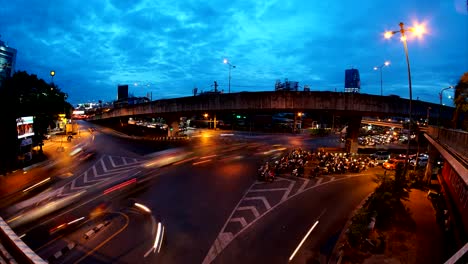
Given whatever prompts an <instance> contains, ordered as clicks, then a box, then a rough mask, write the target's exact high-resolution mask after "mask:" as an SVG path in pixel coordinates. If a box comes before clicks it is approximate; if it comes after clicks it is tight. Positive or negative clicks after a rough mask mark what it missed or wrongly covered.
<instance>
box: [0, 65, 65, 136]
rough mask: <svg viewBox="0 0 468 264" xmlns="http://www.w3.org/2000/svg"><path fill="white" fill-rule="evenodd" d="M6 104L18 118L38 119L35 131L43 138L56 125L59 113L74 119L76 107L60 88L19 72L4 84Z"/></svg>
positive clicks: (34, 76) (32, 75)
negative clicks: (73, 112) (73, 113)
mask: <svg viewBox="0 0 468 264" xmlns="http://www.w3.org/2000/svg"><path fill="white" fill-rule="evenodd" d="M2 91H4V95H5V96H4V97H3V98H2V100H3V101H4V102H3V103H7V104H8V105H9V106H10V108H9V111H12V113H11V114H12V115H14V116H15V117H22V116H35V119H36V121H35V124H34V126H35V131H36V133H38V134H39V135H40V134H43V133H44V132H45V130H46V129H47V127H48V126H49V125H53V124H54V123H53V120H55V119H56V118H57V116H58V114H59V113H64V112H65V113H66V114H67V116H69V115H70V111H71V109H72V106H71V105H70V104H69V103H68V102H66V99H67V94H66V93H64V92H62V91H61V90H60V89H59V88H58V87H57V85H55V84H49V83H47V82H45V81H44V80H43V79H38V78H37V76H36V75H34V74H31V75H30V74H28V73H27V72H25V71H18V72H16V73H15V74H14V75H13V76H12V77H11V78H9V79H7V80H5V81H4V82H3V84H2Z"/></svg>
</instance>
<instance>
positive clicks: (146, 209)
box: [134, 203, 151, 213]
mask: <svg viewBox="0 0 468 264" xmlns="http://www.w3.org/2000/svg"><path fill="white" fill-rule="evenodd" d="M134 205H135V206H136V207H138V208H140V209H142V210H143V211H145V212H147V213H151V210H150V209H149V208H148V207H146V206H144V205H142V204H140V203H135V204H134Z"/></svg>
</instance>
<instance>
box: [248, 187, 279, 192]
mask: <svg viewBox="0 0 468 264" xmlns="http://www.w3.org/2000/svg"><path fill="white" fill-rule="evenodd" d="M287 190H288V188H271V189H254V190H250V192H276V191H287Z"/></svg>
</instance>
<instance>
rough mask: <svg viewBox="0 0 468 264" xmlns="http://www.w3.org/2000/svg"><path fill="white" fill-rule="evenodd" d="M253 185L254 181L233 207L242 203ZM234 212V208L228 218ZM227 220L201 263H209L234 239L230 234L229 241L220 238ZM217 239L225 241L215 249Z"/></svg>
mask: <svg viewBox="0 0 468 264" xmlns="http://www.w3.org/2000/svg"><path fill="white" fill-rule="evenodd" d="M254 185H255V182H254V183H253V184H252V185H250V187H249V188H248V189H247V191H246V192H245V193H244V195H243V196H242V198H241V199H240V200H239V202H238V203H237V205H236V206H235V207H234V208H237V207H239V205H240V204H241V203H242V201H243V200H244V198H245V197H246V196H247V194H248V193H249V190H250V189H251V188H252V187H253V186H254ZM235 212H236V209H234V210H232V212H231V215H230V216H229V217H228V219H231V218H232V216H233V215H234V213H235ZM229 223H230V222H229V220H228V221H226V223H224V226H223V228H221V231H220V232H219V234H218V236H217V237H216V239H215V241H214V243H213V246H211V248H210V249H209V250H208V254H207V255H206V256H205V258H204V259H203V262H202V264H209V263H211V262H212V261H213V260H214V259H215V258H216V256H218V254H219V253H221V251H223V249H224V248H225V247H226V246H227V245H228V244H229V243H230V242H231V241H232V239H234V236H230V237H229V238H228V239H229V241H227V240H228V239H224V240H223V238H225V237H223V238H222V234H223V233H225V232H223V231H224V229H225V228H226V226H227V225H228V224H229ZM218 239H221V241H222V242H225V243H222V244H221V245H222V248H221V249H217V248H216V247H215V245H216V241H217V240H218Z"/></svg>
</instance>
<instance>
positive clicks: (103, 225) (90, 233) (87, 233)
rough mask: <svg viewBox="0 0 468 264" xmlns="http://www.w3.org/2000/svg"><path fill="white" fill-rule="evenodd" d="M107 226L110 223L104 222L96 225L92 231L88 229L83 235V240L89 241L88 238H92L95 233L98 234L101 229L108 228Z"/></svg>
mask: <svg viewBox="0 0 468 264" xmlns="http://www.w3.org/2000/svg"><path fill="white" fill-rule="evenodd" d="M109 224H110V221H104V223H102V224H99V225H97V226H96V227H94V228H93V229H90V230H89V231H88V232H86V233H85V234H84V236H83V237H84V239H89V238H90V237H92V236H94V235H95V234H96V233H97V232H99V231H100V230H101V229H102V228H103V227H105V226H108V225H109Z"/></svg>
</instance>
